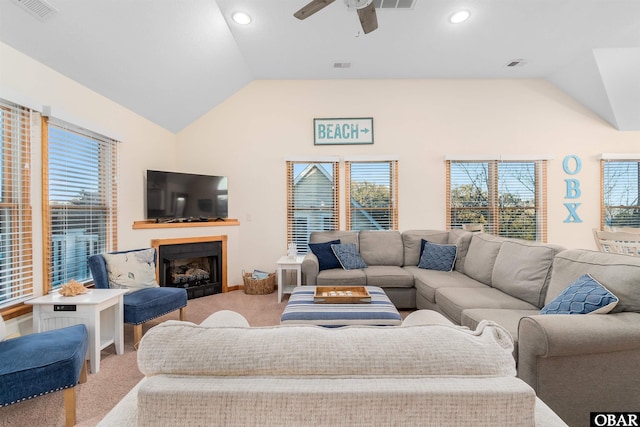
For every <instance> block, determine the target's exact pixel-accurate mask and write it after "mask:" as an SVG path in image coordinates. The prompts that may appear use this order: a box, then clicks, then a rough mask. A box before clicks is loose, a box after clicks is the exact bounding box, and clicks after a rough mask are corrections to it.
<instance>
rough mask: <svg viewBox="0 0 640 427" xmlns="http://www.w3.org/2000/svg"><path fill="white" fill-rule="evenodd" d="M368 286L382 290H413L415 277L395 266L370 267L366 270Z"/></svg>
mask: <svg viewBox="0 0 640 427" xmlns="http://www.w3.org/2000/svg"><path fill="white" fill-rule="evenodd" d="M364 274H365V275H366V276H367V285H369V286H379V287H381V288H412V287H413V275H412V274H411V273H409V272H408V271H406V270H404V269H403V268H402V267H397V266H395V265H370V266H369V267H367V268H366V269H365V270H364Z"/></svg>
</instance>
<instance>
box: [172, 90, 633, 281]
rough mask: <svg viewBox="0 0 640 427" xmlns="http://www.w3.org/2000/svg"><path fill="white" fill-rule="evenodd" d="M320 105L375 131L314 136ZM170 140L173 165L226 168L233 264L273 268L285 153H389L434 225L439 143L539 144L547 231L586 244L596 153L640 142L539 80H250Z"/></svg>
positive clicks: (406, 189) (471, 149)
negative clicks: (350, 138) (570, 167)
mask: <svg viewBox="0 0 640 427" xmlns="http://www.w3.org/2000/svg"><path fill="white" fill-rule="evenodd" d="M321 117H373V118H374V129H375V142H374V144H373V145H360V146H314V145H313V118H321ZM178 146H179V151H181V152H183V153H185V155H184V156H179V157H178V165H177V167H178V169H184V170H199V171H209V172H211V173H213V174H220V175H228V176H229V201H230V215H231V216H232V217H237V218H238V219H239V220H240V221H241V226H240V227H239V233H238V234H239V236H238V241H237V242H232V244H237V245H239V247H238V249H239V251H240V252H241V254H242V256H241V260H240V267H241V268H244V269H249V268H255V267H257V268H271V269H273V263H274V261H275V260H276V259H277V258H278V256H280V255H281V254H284V253H285V251H286V243H287V242H286V240H285V239H286V237H285V236H286V220H285V218H286V216H285V214H286V199H285V192H286V191H285V190H286V182H285V159H286V158H289V157H295V156H302V157H313V156H340V157H344V156H360V155H361V156H380V155H389V156H394V157H397V158H398V159H399V164H400V179H399V185H400V187H399V195H400V207H399V212H400V215H399V223H400V229H401V230H407V229H412V228H443V227H444V225H445V195H444V192H445V169H444V156H445V155H460V154H465V155H466V154H469V155H472V154H475V155H480V156H483V155H514V156H518V155H525V156H530V155H544V156H550V157H551V158H552V160H551V161H550V163H549V175H548V196H549V197H548V205H549V210H548V215H549V222H548V224H549V241H550V242H553V243H557V244H561V245H564V246H567V247H583V248H590V249H595V244H594V242H593V236H592V233H591V229H592V228H593V227H597V226H598V224H599V197H600V183H599V163H598V160H597V155H598V154H600V153H603V152H605V153H611V152H615V153H633V152H637V153H640V132H620V131H617V130H615V129H614V128H612V127H611V126H610V125H609V124H608V123H607V122H605V121H604V120H602V119H601V118H599V117H598V116H596V115H595V114H594V113H592V112H591V111H590V110H588V109H586V108H584V107H583V106H581V105H580V104H578V103H577V102H576V101H574V100H573V99H572V98H570V97H568V96H567V95H565V94H564V93H563V92H561V91H560V90H559V89H557V88H556V87H554V86H553V85H552V84H550V83H549V82H547V81H545V80H370V81H352V80H334V81H254V82H253V83H251V84H249V85H247V86H246V87H245V88H243V89H242V90H241V91H239V92H238V93H236V94H235V95H234V96H232V97H231V98H230V99H228V100H227V101H226V102H225V103H223V104H221V105H219V106H218V107H216V108H214V109H213V110H211V111H210V112H209V113H207V114H205V115H204V116H203V117H201V118H200V119H199V120H197V121H196V122H194V123H193V124H192V125H190V126H189V127H187V128H186V129H184V130H183V131H182V132H180V133H179V134H178ZM186 153H190V155H189V154H186ZM570 154H572V155H577V156H579V157H580V158H581V160H582V170H581V171H580V173H578V174H576V175H573V176H568V175H566V174H565V173H564V171H563V169H562V161H563V159H564V158H565V156H567V155H570ZM565 178H576V179H578V180H579V181H580V184H581V190H582V195H581V197H580V199H579V200H565V199H564V196H565V182H564V179H565ZM576 201H577V202H579V203H581V206H580V207H579V208H578V209H577V212H578V214H579V215H580V218H581V219H582V220H583V222H582V223H570V224H567V223H564V222H563V221H564V219H565V218H566V217H567V216H568V210H567V209H566V208H565V207H564V205H563V203H565V202H576ZM343 223H344V220H343ZM234 273H235V272H234ZM236 277H237V276H236Z"/></svg>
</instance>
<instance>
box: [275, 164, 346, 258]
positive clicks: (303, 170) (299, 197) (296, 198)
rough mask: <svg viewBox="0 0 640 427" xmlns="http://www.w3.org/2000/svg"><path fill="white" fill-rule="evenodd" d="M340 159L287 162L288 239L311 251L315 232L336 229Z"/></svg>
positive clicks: (300, 247) (299, 250) (300, 251)
mask: <svg viewBox="0 0 640 427" xmlns="http://www.w3.org/2000/svg"><path fill="white" fill-rule="evenodd" d="M338 170H339V169H338V162H337V161H329V162H325V161H323V162H309V161H287V242H288V243H295V244H296V246H297V248H298V253H300V254H305V253H307V252H308V250H309V247H308V243H309V235H310V234H311V232H312V231H330V230H337V229H338V227H339V224H340V218H339V204H338V175H339V174H338Z"/></svg>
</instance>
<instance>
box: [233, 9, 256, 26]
mask: <svg viewBox="0 0 640 427" xmlns="http://www.w3.org/2000/svg"><path fill="white" fill-rule="evenodd" d="M231 18H232V19H233V22H235V23H236V24H240V25H249V24H250V23H251V16H249V15H248V14H246V13H244V12H235V13H234V14H233V15H232V16H231Z"/></svg>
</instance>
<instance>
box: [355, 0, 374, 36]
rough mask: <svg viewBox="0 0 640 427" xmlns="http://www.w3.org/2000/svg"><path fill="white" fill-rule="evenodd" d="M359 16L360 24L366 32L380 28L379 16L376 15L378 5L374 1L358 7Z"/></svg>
mask: <svg viewBox="0 0 640 427" xmlns="http://www.w3.org/2000/svg"><path fill="white" fill-rule="evenodd" d="M358 18H360V25H362V30H363V31H364V33H365V34H369V33H370V32H371V31H373V30H375V29H377V28H378V17H377V15H376V6H375V4H374V3H373V2H371V4H370V5H369V6H367V7H363V8H362V9H358Z"/></svg>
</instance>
